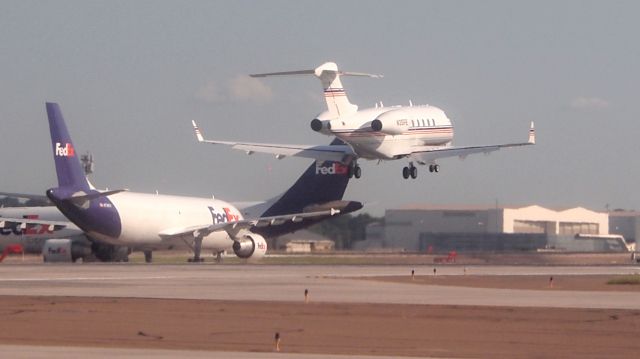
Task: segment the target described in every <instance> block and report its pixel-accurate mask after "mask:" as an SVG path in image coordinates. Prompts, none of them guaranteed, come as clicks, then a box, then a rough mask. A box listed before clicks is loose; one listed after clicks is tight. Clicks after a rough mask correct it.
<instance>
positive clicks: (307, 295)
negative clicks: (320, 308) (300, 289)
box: [304, 289, 309, 304]
mask: <svg viewBox="0 0 640 359" xmlns="http://www.w3.org/2000/svg"><path fill="white" fill-rule="evenodd" d="M307 303H309V289H305V290H304V304H307Z"/></svg>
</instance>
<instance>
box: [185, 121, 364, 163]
mask: <svg viewBox="0 0 640 359" xmlns="http://www.w3.org/2000/svg"><path fill="white" fill-rule="evenodd" d="M191 122H192V124H193V130H194V131H195V133H196V138H197V139H198V142H203V143H210V144H215V145H226V146H230V147H231V148H233V149H236V150H241V151H245V152H246V153H247V154H248V155H250V154H253V153H255V152H258V153H270V154H274V155H276V158H278V159H281V158H283V157H285V156H294V157H304V158H312V159H315V160H318V161H337V162H343V163H346V162H348V159H349V157H355V153H354V152H353V150H352V149H351V147H349V146H348V145H332V146H331V145H329V146H315V145H288V144H274V143H252V142H232V141H217V140H205V139H204V137H203V136H202V132H201V131H200V129H199V128H198V125H197V124H196V122H195V121H191Z"/></svg>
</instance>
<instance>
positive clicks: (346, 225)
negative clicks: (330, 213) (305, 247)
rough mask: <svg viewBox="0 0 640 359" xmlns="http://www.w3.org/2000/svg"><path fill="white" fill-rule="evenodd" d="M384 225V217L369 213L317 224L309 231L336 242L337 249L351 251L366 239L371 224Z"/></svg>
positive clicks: (349, 215)
mask: <svg viewBox="0 0 640 359" xmlns="http://www.w3.org/2000/svg"><path fill="white" fill-rule="evenodd" d="M376 222H377V223H383V222H384V218H383V217H373V216H371V215H369V214H368V213H361V214H358V215H357V216H354V215H351V214H347V215H344V216H337V217H334V218H330V219H327V220H324V221H322V222H320V223H316V224H314V225H313V226H311V227H309V231H311V232H314V233H317V234H320V235H323V236H325V237H327V238H329V239H332V240H334V241H335V242H336V249H351V248H353V244H354V243H355V242H357V241H363V240H365V239H366V228H367V225H369V224H370V223H376Z"/></svg>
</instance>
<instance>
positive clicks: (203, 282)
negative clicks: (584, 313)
mask: <svg viewBox="0 0 640 359" xmlns="http://www.w3.org/2000/svg"><path fill="white" fill-rule="evenodd" d="M433 268H434V267H433V266H413V267H406V266H316V265H301V266H295V265H286V266H276V265H214V264H192V265H188V264H184V265H154V264H151V265H140V264H60V265H57V264H51V265H42V264H40V265H2V266H0V295H54V296H92V297H95V296H98V297H138V298H173V299H221V300H256V301H265V300H268V301H300V300H302V298H303V295H304V294H303V293H304V290H305V289H308V290H309V293H310V298H311V299H312V300H313V301H316V302H346V303H396V304H448V305H482V306H514V307H558V308H611V309H640V300H639V299H640V294H638V293H633V292H597V291H590V292H586V291H581V292H576V291H560V290H557V291H555V290H554V291H539V290H510V289H487V288H464V287H452V286H419V285H411V284H402V283H385V282H379V281H378V282H374V281H366V280H359V279H357V278H358V277H367V276H387V275H389V276H397V275H409V273H410V272H411V270H412V269H414V270H415V271H416V275H427V274H431V275H432V273H433ZM437 269H438V271H437V274H438V275H463V267H462V266H438V267H437ZM639 272H640V269H639V268H637V267H632V266H593V267H533V266H473V267H467V275H506V274H509V275H550V276H551V275H587V274H607V275H611V274H633V273H639Z"/></svg>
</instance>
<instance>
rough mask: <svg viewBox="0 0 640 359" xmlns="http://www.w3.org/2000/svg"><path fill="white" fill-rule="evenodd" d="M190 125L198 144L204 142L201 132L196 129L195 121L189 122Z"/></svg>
mask: <svg viewBox="0 0 640 359" xmlns="http://www.w3.org/2000/svg"><path fill="white" fill-rule="evenodd" d="M191 124H192V125H193V131H194V132H195V133H196V138H197V139H198V142H204V137H202V132H200V128H198V125H197V124H196V121H194V120H191Z"/></svg>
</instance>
